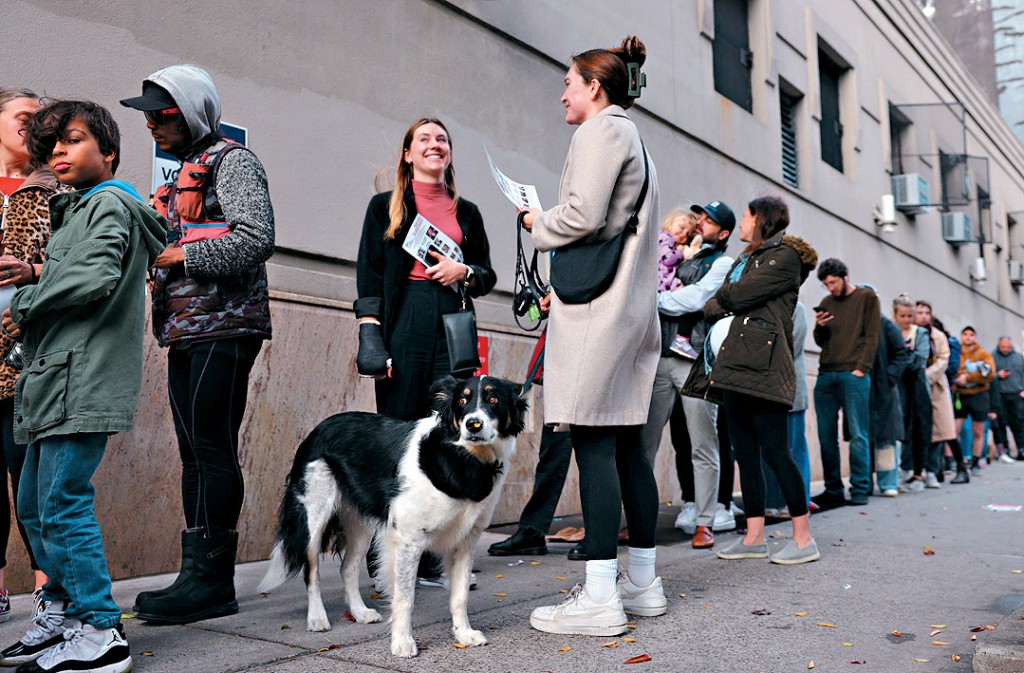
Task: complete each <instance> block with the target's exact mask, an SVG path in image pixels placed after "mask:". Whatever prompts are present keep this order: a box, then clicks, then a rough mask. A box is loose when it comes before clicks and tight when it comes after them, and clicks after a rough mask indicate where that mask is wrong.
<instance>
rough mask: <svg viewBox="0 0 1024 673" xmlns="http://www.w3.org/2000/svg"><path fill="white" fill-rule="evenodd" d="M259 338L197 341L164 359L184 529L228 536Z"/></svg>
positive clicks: (240, 488) (240, 489) (241, 491)
mask: <svg viewBox="0 0 1024 673" xmlns="http://www.w3.org/2000/svg"><path fill="white" fill-rule="evenodd" d="M262 346H263V340H262V339H261V338H260V337H251V336H246V337H233V338H226V339H215V340H211V341H200V342H196V343H193V344H191V345H189V346H188V347H187V348H175V347H173V346H172V347H171V348H170V350H169V351H168V353H167V390H168V393H169V395H170V400H171V415H172V416H173V418H174V430H175V432H176V433H177V435H178V451H179V453H180V455H181V504H182V509H183V510H184V512H185V525H186V527H187V528H189V529H198V528H205V529H206V530H207V531H218V532H219V531H225V530H233V529H234V528H235V527H236V526H237V525H238V515H239V513H240V512H241V510H242V500H243V499H244V497H245V484H244V483H243V480H242V469H241V467H240V466H239V464H238V429H239V428H240V427H241V425H242V416H243V415H244V414H245V404H246V398H247V395H248V392H249V370H251V369H252V365H253V362H254V361H255V360H256V356H257V355H258V354H259V352H260V348H261V347H262Z"/></svg>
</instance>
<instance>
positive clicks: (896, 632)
mask: <svg viewBox="0 0 1024 673" xmlns="http://www.w3.org/2000/svg"><path fill="white" fill-rule="evenodd" d="M889 633H891V634H892V635H894V636H896V637H897V638H902V637H903V634H902V633H900V632H899V631H897V630H896V629H893V630H892V631H890V632H889Z"/></svg>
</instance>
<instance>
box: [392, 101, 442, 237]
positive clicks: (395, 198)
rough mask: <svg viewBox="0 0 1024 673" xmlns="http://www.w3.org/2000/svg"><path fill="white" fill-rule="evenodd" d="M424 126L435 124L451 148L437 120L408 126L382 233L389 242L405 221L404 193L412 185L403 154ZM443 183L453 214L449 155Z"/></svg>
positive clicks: (423, 120) (410, 174) (427, 120)
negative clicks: (419, 129) (387, 220)
mask: <svg viewBox="0 0 1024 673" xmlns="http://www.w3.org/2000/svg"><path fill="white" fill-rule="evenodd" d="M425 124H437V125H438V126H440V127H441V128H442V129H444V132H445V134H446V135H447V136H448V148H449V151H450V150H451V147H452V136H451V134H450V133H448V128H447V127H446V126H445V125H444V124H443V123H441V120H439V119H435V118H433V117H423V118H421V119H417V120H416V121H414V122H413V123H412V125H411V126H409V130H408V131H406V132H405V139H404V140H403V141H402V149H400V150H399V151H398V164H397V166H396V167H395V186H394V189H393V190H392V192H391V200H390V201H389V202H388V219H389V222H388V228H387V231H385V232H384V238H386V239H389V240H393V239H394V238H395V235H396V234H397V233H398V230H399V229H401V227H402V223H403V222H404V221H405V191H406V190H407V189H408V188H409V185H410V184H411V183H412V165H410V164H408V163H406V161H405V152H406V150H408V149H409V148H410V147H412V139H413V136H415V135H416V129H418V128H419V127H421V126H423V125H425ZM443 182H444V187H445V189H446V190H447V191H448V195H449V196H451V197H452V212H455V210H456V208H458V205H459V189H458V187H456V186H455V164H454V162H453V161H452V160H451V156H450V155H449V161H448V168H446V169H444V177H443Z"/></svg>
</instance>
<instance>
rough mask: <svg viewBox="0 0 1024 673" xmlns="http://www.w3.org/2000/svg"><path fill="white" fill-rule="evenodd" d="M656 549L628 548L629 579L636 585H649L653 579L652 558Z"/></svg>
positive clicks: (655, 553)
mask: <svg viewBox="0 0 1024 673" xmlns="http://www.w3.org/2000/svg"><path fill="white" fill-rule="evenodd" d="M656 555H657V549H656V548H655V547H651V548H650V549H641V548H640V547H630V548H629V581H630V582H632V583H633V584H635V585H636V586H638V587H641V588H643V587H649V586H651V582H653V581H654V577H655V572H654V558H655V556H656Z"/></svg>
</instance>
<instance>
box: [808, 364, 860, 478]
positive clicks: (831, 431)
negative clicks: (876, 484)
mask: <svg viewBox="0 0 1024 673" xmlns="http://www.w3.org/2000/svg"><path fill="white" fill-rule="evenodd" d="M870 392H871V376H870V375H867V374H865V375H864V376H854V375H853V373H852V372H818V383H817V384H816V385H815V386H814V406H815V409H816V411H817V415H818V443H819V444H820V445H821V466H822V470H823V472H824V473H825V492H826V493H830V494H833V495H842V494H843V492H844V491H843V477H842V472H841V458H840V454H839V410H840V409H842V410H843V418H844V419H845V420H846V425H847V427H848V428H849V431H850V495H867V494H869V493H870V492H871V453H870V451H871V447H870V444H869V443H868V433H869V429H870V426H871V411H870V408H869V406H868V398H869V395H870Z"/></svg>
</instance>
